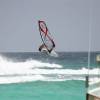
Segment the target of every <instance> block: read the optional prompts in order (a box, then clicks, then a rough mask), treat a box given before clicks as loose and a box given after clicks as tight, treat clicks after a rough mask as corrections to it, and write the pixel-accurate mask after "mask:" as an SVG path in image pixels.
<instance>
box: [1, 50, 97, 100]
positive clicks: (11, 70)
mask: <svg viewBox="0 0 100 100" xmlns="http://www.w3.org/2000/svg"><path fill="white" fill-rule="evenodd" d="M98 53H99V52H92V53H91V56H90V69H89V72H90V74H95V73H97V72H98V68H97V63H96V55H97V54H98ZM58 54H59V57H50V56H48V55H44V54H42V53H39V52H34V53H33V52H10V53H0V100H86V87H85V77H84V75H86V74H87V73H88V53H87V52H58ZM80 74H81V76H80Z"/></svg>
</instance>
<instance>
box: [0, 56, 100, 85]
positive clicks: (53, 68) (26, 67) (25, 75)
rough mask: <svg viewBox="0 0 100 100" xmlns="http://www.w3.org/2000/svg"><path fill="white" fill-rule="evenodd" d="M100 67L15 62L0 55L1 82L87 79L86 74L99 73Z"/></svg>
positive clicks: (34, 61) (31, 61) (29, 61)
mask: <svg viewBox="0 0 100 100" xmlns="http://www.w3.org/2000/svg"><path fill="white" fill-rule="evenodd" d="M98 72H99V69H98V68H94V69H90V70H88V69H86V68H81V69H78V70H75V69H64V68H63V66H62V65H60V64H56V63H45V62H42V61H38V60H33V59H31V60H27V61H25V62H13V61H12V60H10V59H7V58H5V57H2V56H0V84H8V83H20V82H29V81H66V80H85V78H84V77H85V75H87V74H91V75H96V73H97V74H98Z"/></svg>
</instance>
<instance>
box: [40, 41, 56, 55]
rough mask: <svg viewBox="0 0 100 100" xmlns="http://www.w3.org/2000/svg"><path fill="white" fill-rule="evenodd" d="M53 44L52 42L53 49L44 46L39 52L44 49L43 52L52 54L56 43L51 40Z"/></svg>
mask: <svg viewBox="0 0 100 100" xmlns="http://www.w3.org/2000/svg"><path fill="white" fill-rule="evenodd" d="M51 42H52V47H51V48H50V49H49V48H48V46H47V45H45V44H42V45H41V46H40V47H39V51H40V52H41V51H42V50H43V49H44V50H43V51H46V52H49V53H51V51H52V50H53V48H55V43H54V41H53V40H51Z"/></svg>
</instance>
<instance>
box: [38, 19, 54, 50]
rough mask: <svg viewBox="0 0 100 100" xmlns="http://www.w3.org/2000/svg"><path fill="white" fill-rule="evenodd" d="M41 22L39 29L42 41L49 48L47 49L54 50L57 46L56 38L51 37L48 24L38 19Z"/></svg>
mask: <svg viewBox="0 0 100 100" xmlns="http://www.w3.org/2000/svg"><path fill="white" fill-rule="evenodd" d="M38 24H39V31H40V36H41V39H42V42H43V44H44V46H45V48H46V49H47V51H49V50H52V49H53V48H54V47H55V43H54V40H53V39H52V38H51V34H50V32H49V30H48V28H47V26H46V23H45V22H44V21H40V20H39V21H38Z"/></svg>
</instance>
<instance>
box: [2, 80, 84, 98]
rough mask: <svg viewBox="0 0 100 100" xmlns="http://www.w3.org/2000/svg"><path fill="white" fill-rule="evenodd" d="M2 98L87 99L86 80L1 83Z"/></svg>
mask: <svg viewBox="0 0 100 100" xmlns="http://www.w3.org/2000/svg"><path fill="white" fill-rule="evenodd" d="M0 99H1V100H85V83H84V81H64V82H41V81H37V82H29V83H20V84H6V85H0Z"/></svg>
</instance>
